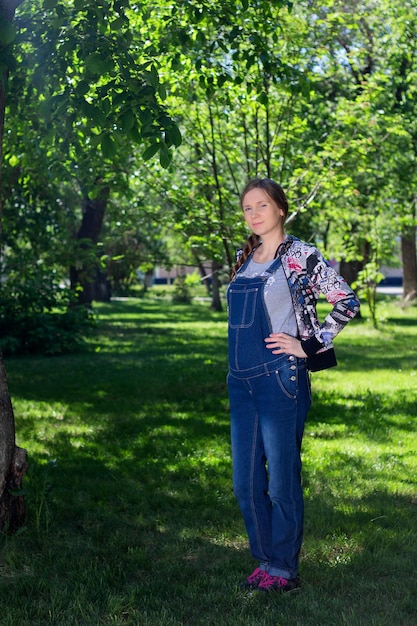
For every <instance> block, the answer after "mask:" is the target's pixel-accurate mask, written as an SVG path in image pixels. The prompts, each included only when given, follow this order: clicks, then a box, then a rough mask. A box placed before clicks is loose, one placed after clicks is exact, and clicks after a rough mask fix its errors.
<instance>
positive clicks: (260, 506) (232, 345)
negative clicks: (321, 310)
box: [227, 257, 311, 579]
mask: <svg viewBox="0 0 417 626" xmlns="http://www.w3.org/2000/svg"><path fill="white" fill-rule="evenodd" d="M249 260H250V257H249V259H248V260H247V261H246V263H245V264H244V265H243V266H242V268H241V271H242V270H243V269H244V268H245V267H246V265H247V264H248V263H249ZM280 263H281V259H280V258H279V257H278V258H277V259H276V260H275V261H273V262H272V264H271V266H270V267H269V269H268V270H267V272H266V275H264V276H257V277H254V278H247V277H246V278H245V277H239V273H238V274H237V276H236V278H235V279H234V280H233V281H232V282H231V283H230V285H229V288H228V291H227V301H228V308H229V374H228V389H229V399H230V414H231V440H232V455H233V487H234V492H235V495H236V498H237V500H238V503H239V506H240V509H241V511H242V515H243V519H244V522H245V526H246V530H247V533H248V538H249V544H250V548H251V553H252V556H253V557H254V558H255V559H257V560H259V562H260V567H261V569H265V570H267V571H268V572H269V573H270V574H271V575H273V576H282V577H283V578H287V579H288V578H295V577H296V576H297V573H298V558H299V552H300V548H301V543H302V534H303V518H304V503H303V494H302V487H301V458H300V451H301V441H302V436H303V431H304V422H305V419H306V416H307V412H308V410H309V408H310V404H311V397H310V385H309V380H308V373H307V368H306V360H305V359H299V358H297V357H295V356H292V355H288V354H283V355H281V354H279V355H277V354H272V350H270V349H268V348H267V347H266V344H265V342H264V339H265V338H266V337H268V335H269V334H270V332H272V329H271V324H270V320H269V315H268V312H267V309H266V306H265V302H264V288H265V283H266V281H267V280H268V276H269V275H270V274H272V273H273V272H275V271H276V270H277V269H278V268H279V266H280ZM288 297H290V294H288Z"/></svg>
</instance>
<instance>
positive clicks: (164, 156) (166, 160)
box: [159, 142, 172, 169]
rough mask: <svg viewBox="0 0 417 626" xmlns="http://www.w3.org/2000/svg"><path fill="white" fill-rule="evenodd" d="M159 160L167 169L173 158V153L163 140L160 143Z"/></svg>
mask: <svg viewBox="0 0 417 626" xmlns="http://www.w3.org/2000/svg"><path fill="white" fill-rule="evenodd" d="M159 148H160V150H159V162H160V164H161V165H162V167H163V168H164V169H166V168H167V167H168V166H169V165H170V163H171V160H172V155H171V152H170V151H169V150H168V148H167V145H166V143H165V142H161V143H160V144H159Z"/></svg>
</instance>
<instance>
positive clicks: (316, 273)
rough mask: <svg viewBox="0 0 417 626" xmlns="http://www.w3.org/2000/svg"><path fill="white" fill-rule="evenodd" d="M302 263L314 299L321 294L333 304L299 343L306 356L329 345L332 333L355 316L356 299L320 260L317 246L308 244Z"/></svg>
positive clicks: (332, 337) (342, 279)
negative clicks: (321, 320)
mask: <svg viewBox="0 0 417 626" xmlns="http://www.w3.org/2000/svg"><path fill="white" fill-rule="evenodd" d="M306 263H307V266H306V275H307V278H308V282H309V285H310V288H311V289H312V291H313V293H314V295H315V298H316V299H317V298H318V297H319V295H320V294H323V295H324V296H325V298H326V300H327V301H328V302H329V303H330V304H331V305H333V308H332V310H331V311H330V313H329V314H328V315H327V316H326V318H325V319H324V321H323V323H322V324H318V323H317V320H316V330H315V333H314V335H313V336H312V337H310V338H309V339H305V340H303V341H302V342H301V343H302V347H303V350H304V352H305V353H306V354H307V356H312V355H314V354H316V353H317V352H319V351H320V350H321V349H323V348H325V347H327V346H329V345H331V344H332V341H333V339H334V338H335V337H336V335H338V334H339V333H340V331H341V330H342V329H343V328H344V327H345V326H346V324H347V323H348V322H349V321H350V320H351V319H353V318H354V317H355V315H357V313H358V311H359V308H360V302H359V299H358V297H357V296H356V294H355V293H354V292H353V291H352V289H351V288H350V287H349V285H348V283H347V282H346V280H345V279H344V278H343V277H342V276H340V275H339V274H338V273H337V272H336V271H335V270H334V269H333V268H332V267H331V266H330V265H329V264H328V263H327V262H326V261H325V260H324V258H323V256H322V255H321V253H320V252H319V250H317V248H314V247H313V246H312V247H311V249H310V251H309V254H308V255H307V258H306Z"/></svg>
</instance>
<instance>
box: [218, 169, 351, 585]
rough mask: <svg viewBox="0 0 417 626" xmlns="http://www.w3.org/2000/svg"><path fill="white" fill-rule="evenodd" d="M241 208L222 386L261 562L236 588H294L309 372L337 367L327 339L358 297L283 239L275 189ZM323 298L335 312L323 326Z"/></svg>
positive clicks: (249, 191)
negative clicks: (244, 231)
mask: <svg viewBox="0 0 417 626" xmlns="http://www.w3.org/2000/svg"><path fill="white" fill-rule="evenodd" d="M241 205H242V210H243V214H244V217H245V221H246V223H247V225H248V227H249V229H250V230H251V235H250V236H249V238H248V241H247V243H246V245H245V247H244V249H243V251H241V254H240V256H239V257H238V261H237V263H236V266H235V268H234V272H233V276H232V280H231V283H230V285H229V287H228V290H227V300H228V309H229V374H228V389H229V398H230V413H231V439H232V455H233V486H234V492H235V495H236V498H237V500H238V503H239V506H240V509H241V512H242V515H243V519H244V522H245V526H246V530H247V533H248V538H249V544H250V549H251V553H252V556H253V557H254V558H255V559H256V560H257V561H258V562H259V565H258V566H257V567H256V568H255V570H254V571H253V572H252V574H251V575H250V576H248V578H247V579H246V580H245V582H244V583H243V587H245V588H247V589H256V590H259V591H291V590H293V589H296V588H298V587H299V586H300V578H299V574H298V561H299V553H300V548H301V543H302V536H303V517H304V503H303V493H302V486H301V442H302V437H303V431H304V423H305V420H306V416H307V413H308V410H309V408H310V404H311V394H310V383H309V375H308V370H310V371H316V370H320V369H325V368H328V367H332V366H334V365H336V358H335V353H334V349H333V345H332V340H333V338H334V337H335V336H336V335H337V334H338V333H339V332H340V331H341V330H342V328H343V327H344V326H345V325H346V324H347V322H348V321H349V320H351V319H352V318H353V317H354V316H355V315H356V313H357V312H358V310H359V301H358V299H357V297H356V295H355V294H354V293H353V291H352V290H351V289H350V287H349V286H348V284H347V283H346V281H345V280H344V279H343V278H342V277H341V276H339V275H338V274H337V273H336V272H335V271H334V270H333V269H332V268H331V267H330V266H329V265H328V264H327V263H326V262H325V260H324V259H323V257H322V255H321V254H320V252H319V251H318V250H317V248H315V247H314V246H312V245H310V244H307V243H304V242H302V241H300V240H299V239H296V238H295V237H292V236H287V235H286V234H285V231H284V223H285V220H286V217H287V214H288V203H287V199H286V197H285V194H284V191H283V190H282V188H281V187H280V185H278V184H277V183H276V182H274V181H272V180H270V179H268V178H256V179H254V180H252V181H250V182H249V184H248V185H247V186H246V188H245V189H244V191H243V193H242V195H241ZM320 293H322V294H324V295H325V297H326V298H327V300H328V302H330V303H331V304H332V306H333V309H332V311H331V312H330V313H329V315H327V317H326V319H325V320H324V321H323V323H320V322H319V320H318V317H317V312H316V303H317V298H318V296H319V294H320Z"/></svg>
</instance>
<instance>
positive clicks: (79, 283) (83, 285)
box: [70, 187, 110, 306]
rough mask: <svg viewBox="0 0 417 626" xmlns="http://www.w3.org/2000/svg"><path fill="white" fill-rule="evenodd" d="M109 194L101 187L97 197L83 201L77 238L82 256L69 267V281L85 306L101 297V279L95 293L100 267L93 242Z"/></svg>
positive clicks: (99, 226) (79, 302)
mask: <svg viewBox="0 0 417 626" xmlns="http://www.w3.org/2000/svg"><path fill="white" fill-rule="evenodd" d="M109 194H110V189H109V187H103V188H102V189H101V190H100V192H99V194H98V196H97V198H95V199H94V200H90V199H89V198H86V199H85V200H84V203H83V217H82V221H81V226H80V228H79V230H78V233H77V239H78V240H79V242H80V250H81V253H82V256H83V257H84V258H82V259H80V263H79V265H73V266H72V267H70V281H71V289H72V290H73V291H74V292H76V294H77V302H78V304H83V305H85V306H91V304H92V302H93V300H97V299H103V294H102V286H103V281H102V280H101V281H100V289H99V291H100V295H99V294H96V291H97V288H96V287H97V277H98V275H99V273H100V269H99V267H98V259H97V257H96V252H95V244H96V243H97V241H98V238H99V236H100V231H101V227H102V224H103V219H104V214H105V211H106V206H107V201H108V199H109ZM89 251H90V253H91V254H89ZM108 296H109V294H108Z"/></svg>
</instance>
